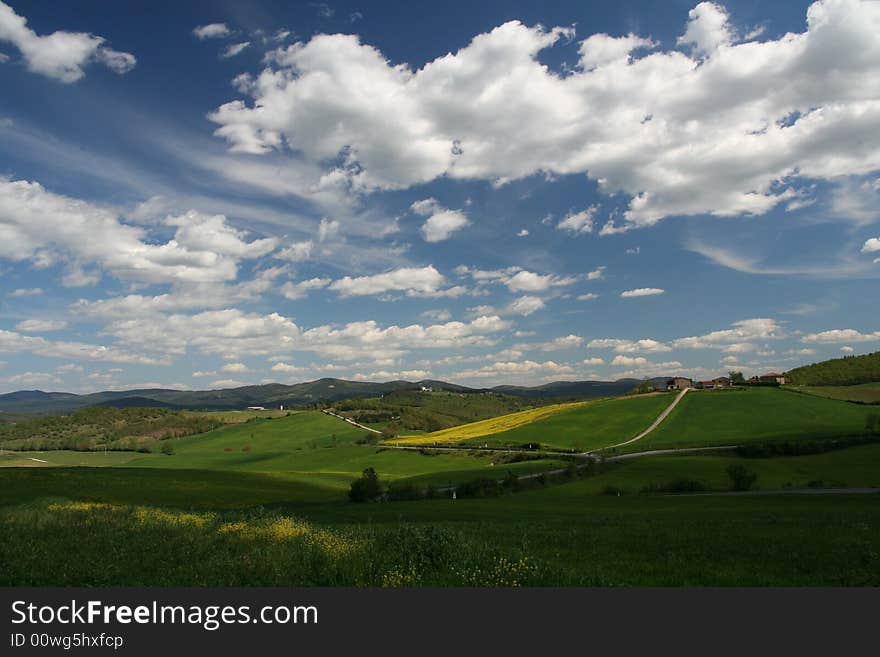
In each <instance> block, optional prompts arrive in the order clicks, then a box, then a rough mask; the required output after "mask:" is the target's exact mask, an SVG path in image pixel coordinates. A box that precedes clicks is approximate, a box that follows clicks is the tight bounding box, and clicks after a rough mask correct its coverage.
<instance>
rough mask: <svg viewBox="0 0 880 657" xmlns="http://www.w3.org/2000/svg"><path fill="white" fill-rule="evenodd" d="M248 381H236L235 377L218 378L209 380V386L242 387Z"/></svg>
mask: <svg viewBox="0 0 880 657" xmlns="http://www.w3.org/2000/svg"><path fill="white" fill-rule="evenodd" d="M246 385H249V384H248V383H246V382H244V381H238V380H236V379H219V380H218V381H211V388H215V389H216V388H242V387H244V386H246Z"/></svg>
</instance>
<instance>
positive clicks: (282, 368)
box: [272, 363, 307, 374]
mask: <svg viewBox="0 0 880 657" xmlns="http://www.w3.org/2000/svg"><path fill="white" fill-rule="evenodd" d="M306 370H307V368H304V367H297V366H296V365H290V364H288V363H275V364H274V365H273V366H272V371H273V372H283V373H284V374H296V373H298V372H303V371H306Z"/></svg>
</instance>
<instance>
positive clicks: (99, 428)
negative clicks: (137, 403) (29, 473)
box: [0, 406, 222, 451]
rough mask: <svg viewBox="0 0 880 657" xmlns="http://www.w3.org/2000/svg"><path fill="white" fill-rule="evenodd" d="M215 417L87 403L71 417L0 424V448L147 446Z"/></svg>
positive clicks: (215, 422)
mask: <svg viewBox="0 0 880 657" xmlns="http://www.w3.org/2000/svg"><path fill="white" fill-rule="evenodd" d="M221 424H222V422H221V421H220V420H219V419H216V418H212V417H209V416H206V415H195V414H188V413H181V412H179V411H170V410H167V409H163V408H124V409H119V408H109V407H103V406H92V407H89V408H83V409H80V410H78V411H76V412H75V413H72V414H71V415H59V416H53V417H43V418H38V419H33V420H28V421H24V422H17V423H15V424H2V425H0V448H2V449H12V450H46V449H75V450H83V451H90V450H95V449H109V450H138V449H147V450H149V447H150V445H152V444H153V443H155V441H157V440H163V439H165V438H179V437H182V436H189V435H192V434H196V433H203V432H205V431H210V430H211V429H216V428H217V427H219V426H220V425H221Z"/></svg>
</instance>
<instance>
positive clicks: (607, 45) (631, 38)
mask: <svg viewBox="0 0 880 657" xmlns="http://www.w3.org/2000/svg"><path fill="white" fill-rule="evenodd" d="M655 45H656V44H655V43H654V42H653V41H651V40H650V39H644V38H642V37H639V36H636V35H635V34H632V33H630V34H628V35H626V36H625V37H612V36H608V35H607V34H594V35H592V36H590V37H588V38H586V39H584V40H583V41H581V45H580V47H579V48H578V50H579V51H580V55H581V65H582V66H583V67H584V69H586V70H592V69H595V68H599V67H600V66H607V65H608V64H612V63H614V62H618V63H629V61H630V54H631V53H632V52H633V51H634V50H637V49H640V48H652V47H654V46H655ZM621 60H622V61H621Z"/></svg>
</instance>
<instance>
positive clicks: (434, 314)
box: [421, 309, 485, 322]
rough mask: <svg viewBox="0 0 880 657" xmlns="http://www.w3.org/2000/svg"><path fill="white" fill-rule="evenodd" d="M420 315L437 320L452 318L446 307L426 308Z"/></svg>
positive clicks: (444, 320) (446, 320)
mask: <svg viewBox="0 0 880 657" xmlns="http://www.w3.org/2000/svg"><path fill="white" fill-rule="evenodd" d="M483 314H485V313H483ZM421 316H422V317H427V318H428V319H433V320H435V321H438V322H448V321H449V320H450V319H452V313H451V312H449V311H448V310H446V309H440V310H426V311H425V312H423V313H422V315H421Z"/></svg>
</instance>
